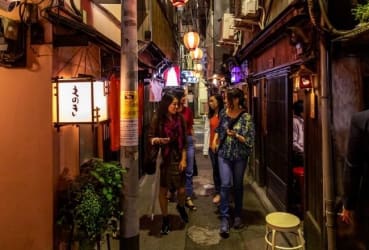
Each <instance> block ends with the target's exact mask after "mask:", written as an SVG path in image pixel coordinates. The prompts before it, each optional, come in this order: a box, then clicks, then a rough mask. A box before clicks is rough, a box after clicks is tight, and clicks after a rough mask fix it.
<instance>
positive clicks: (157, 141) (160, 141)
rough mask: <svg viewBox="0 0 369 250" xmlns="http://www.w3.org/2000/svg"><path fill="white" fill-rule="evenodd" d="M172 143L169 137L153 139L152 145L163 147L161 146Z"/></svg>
mask: <svg viewBox="0 0 369 250" xmlns="http://www.w3.org/2000/svg"><path fill="white" fill-rule="evenodd" d="M169 141H170V138H169V137H165V138H161V137H154V138H152V139H151V144H152V145H158V144H159V145H161V144H168V143H169Z"/></svg>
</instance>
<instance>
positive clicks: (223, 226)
mask: <svg viewBox="0 0 369 250" xmlns="http://www.w3.org/2000/svg"><path fill="white" fill-rule="evenodd" d="M219 233H220V236H221V237H222V238H224V239H226V238H228V237H229V222H228V218H226V217H223V218H222V221H221V222H220V232H219Z"/></svg>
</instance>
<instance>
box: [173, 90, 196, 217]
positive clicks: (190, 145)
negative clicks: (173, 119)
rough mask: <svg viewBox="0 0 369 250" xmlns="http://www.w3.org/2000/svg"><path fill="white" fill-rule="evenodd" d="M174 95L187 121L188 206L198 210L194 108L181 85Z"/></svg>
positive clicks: (179, 109) (186, 183)
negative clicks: (194, 179)
mask: <svg viewBox="0 0 369 250" xmlns="http://www.w3.org/2000/svg"><path fill="white" fill-rule="evenodd" d="M173 93H174V95H175V96H176V97H177V99H178V100H179V105H178V109H177V111H178V112H179V113H180V114H181V115H182V116H183V118H184V120H185V122H186V139H187V167H186V182H185V189H186V203H185V204H186V207H188V208H189V209H190V210H193V211H194V210H197V207H196V206H195V204H194V203H193V201H192V196H193V173H194V163H195V144H194V141H193V134H194V131H193V124H194V121H193V113H192V110H191V109H190V108H189V107H188V106H186V102H187V100H186V98H187V96H186V94H185V90H184V89H183V88H181V87H179V88H175V89H173Z"/></svg>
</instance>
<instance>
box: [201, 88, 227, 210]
mask: <svg viewBox="0 0 369 250" xmlns="http://www.w3.org/2000/svg"><path fill="white" fill-rule="evenodd" d="M208 105H209V113H208V116H207V119H206V120H205V133H204V147H203V154H204V155H206V156H207V155H209V158H210V162H211V166H212V168H213V182H214V191H215V192H214V197H213V203H214V204H219V202H220V175H219V164H218V152H217V151H213V150H212V149H211V148H210V142H212V141H213V140H214V134H215V129H216V128H217V127H218V124H219V116H220V112H221V111H222V110H223V108H224V102H223V97H222V96H221V95H219V94H213V95H211V96H210V97H209V104H208Z"/></svg>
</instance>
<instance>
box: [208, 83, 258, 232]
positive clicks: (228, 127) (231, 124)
mask: <svg viewBox="0 0 369 250" xmlns="http://www.w3.org/2000/svg"><path fill="white" fill-rule="evenodd" d="M226 99H227V100H226V101H227V110H226V111H225V112H223V113H222V116H221V117H220V121H219V125H218V127H217V129H216V130H215V132H216V134H215V138H214V140H213V143H212V149H213V150H218V161H219V172H220V179H221V188H220V196H221V202H220V215H221V224H220V235H221V236H222V237H224V238H227V237H228V236H229V219H230V218H229V195H230V190H231V186H232V183H233V189H234V203H235V209H234V216H235V217H234V223H233V227H234V228H236V229H239V228H241V227H242V226H243V223H242V219H241V210H242V203H243V202H242V201H243V176H244V174H245V170H246V167H247V161H248V158H249V155H250V153H251V151H252V147H253V145H254V134H255V132H254V124H253V121H252V117H251V116H250V114H248V113H247V112H246V111H245V107H244V94H243V92H242V90H240V89H238V88H233V89H229V90H228V91H227V93H226Z"/></svg>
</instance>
